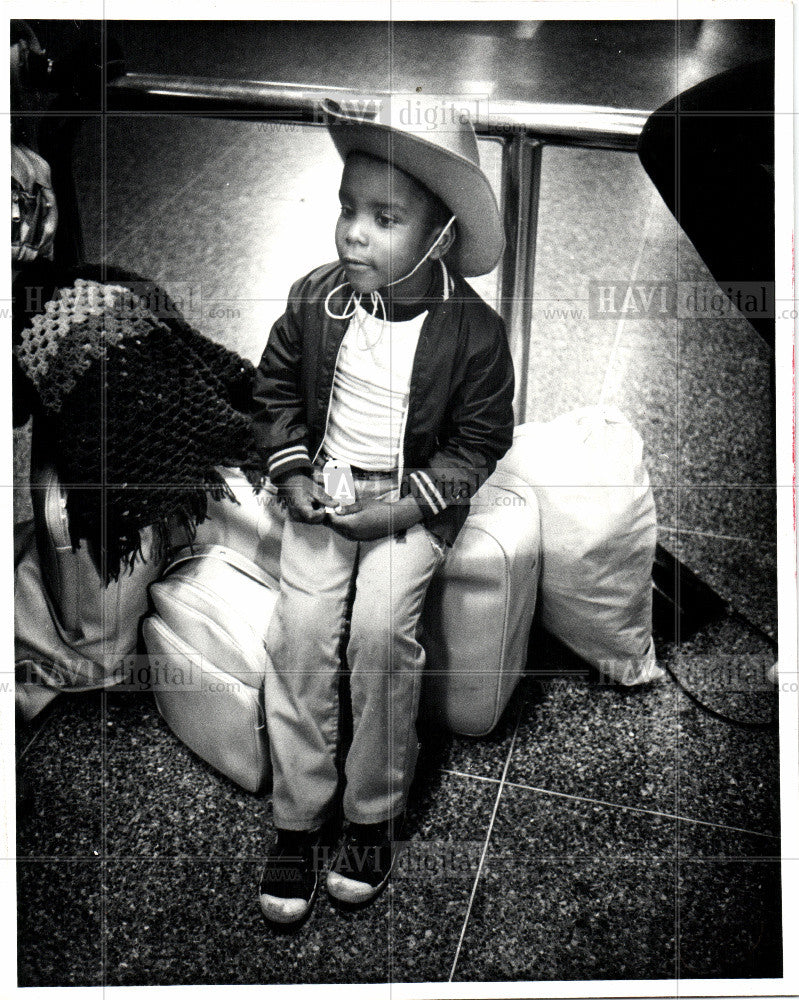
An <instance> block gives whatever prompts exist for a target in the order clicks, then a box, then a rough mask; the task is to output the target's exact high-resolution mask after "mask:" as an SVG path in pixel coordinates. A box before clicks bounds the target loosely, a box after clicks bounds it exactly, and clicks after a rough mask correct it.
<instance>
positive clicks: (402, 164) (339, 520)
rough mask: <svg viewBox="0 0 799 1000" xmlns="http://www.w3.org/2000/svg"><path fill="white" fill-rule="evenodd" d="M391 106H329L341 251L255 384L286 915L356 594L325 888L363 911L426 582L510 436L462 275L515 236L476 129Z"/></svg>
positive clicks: (410, 740) (332, 741)
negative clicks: (275, 565) (274, 501)
mask: <svg viewBox="0 0 799 1000" xmlns="http://www.w3.org/2000/svg"><path fill="white" fill-rule="evenodd" d="M390 104H391V107H390V109H388V108H384V109H383V112H385V111H387V110H388V111H390V115H385V117H388V118H389V120H388V121H379V120H377V121H371V120H363V119H359V118H352V117H349V116H347V115H345V114H342V113H340V112H339V111H338V110H335V109H333V108H332V107H329V108H328V111H329V114H330V117H329V119H328V129H329V132H330V135H331V137H332V139H333V142H334V143H335V145H336V148H337V149H338V151H339V153H340V155H341V157H342V159H343V160H344V172H343V176H342V180H341V188H340V191H339V197H340V201H341V214H340V216H339V219H338V223H337V225H336V249H337V251H338V256H339V260H338V262H337V263H335V264H328V265H325V266H323V267H320V268H318V269H317V270H315V271H312V272H311V274H309V275H307V276H306V277H305V278H302V279H300V280H299V281H298V282H296V283H295V285H294V286H293V287H292V289H291V292H290V295H289V300H288V307H287V309H286V312H285V314H284V315H283V316H282V317H281V318H280V319H279V320H278V321H277V322H276V323H275V325H274V327H273V328H272V331H271V333H270V337H269V341H268V344H267V346H266V350H265V351H264V354H263V357H262V359H261V362H260V366H259V369H258V374H257V378H256V388H255V399H256V413H255V418H254V419H255V432H256V440H257V443H258V446H259V449H260V450H261V452H262V453H263V455H264V457H265V459H266V461H267V464H268V469H269V475H270V477H271V478H272V481H273V482H275V483H276V484H277V485H278V488H279V492H280V495H281V497H282V498H283V499H284V501H285V503H286V505H287V507H288V513H289V518H288V519H287V521H286V526H285V529H284V535H283V544H282V552H281V566H280V570H281V583H280V597H279V600H278V604H277V607H276V609H275V613H274V617H273V619H272V622H271V624H270V628H269V634H268V637H267V648H268V652H269V657H268V659H269V663H268V667H267V675H266V683H265V691H264V698H265V704H266V716H267V728H268V733H269V744H270V752H271V756H272V766H273V772H274V779H273V796H272V800H273V817H274V822H275V826H276V828H277V840H276V842H275V845H274V847H273V849H272V851H271V853H270V855H269V857H268V859H267V863H266V867H265V869H264V873H263V876H262V879H261V885H260V904H261V908H262V910H263V913H264V915H265V916H266V917H267V918H269V919H270V920H274V921H278V922H281V923H292V922H294V921H299V920H301V919H302V918H303V917H305V916H306V914H307V913H308V911H309V909H310V907H311V904H312V902H313V899H314V897H315V894H316V890H317V885H318V881H319V871H318V869H319V867H320V866H319V864H318V859H319V857H320V854H321V853H322V852H321V851H320V845H321V844H322V838H323V834H322V828H323V825H325V824H326V823H327V821H328V820H329V819H330V818H331V815H332V812H333V808H334V802H335V797H336V792H337V786H338V775H337V769H336V747H337V740H338V724H339V708H338V694H337V692H338V671H339V666H340V662H339V653H340V649H339V646H340V641H341V637H342V633H343V631H344V627H345V619H346V615H347V612H348V609H350V607H351V625H350V635H349V643H348V646H347V650H346V656H347V663H348V665H349V669H350V672H351V684H350V687H351V702H352V706H351V707H352V718H353V738H352V744H351V746H350V748H349V751H348V753H347V757H346V764H345V776H346V784H345V789H344V796H343V811H344V816H345V818H346V820H347V821H348V829H347V831H346V836H345V839H344V844H343V847H342V848H341V850H340V852H339V853H338V855H337V857H336V859H335V861H334V863H333V865H332V868H331V870H330V872H329V874H328V878H327V889H328V892H329V893H330V895H331V896H333V897H334V898H335V899H337V900H339V901H340V902H343V903H347V904H361V903H366V902H369V901H370V900H372V899H373V898H374V897H375V896H376V895H377V894H378V892H379V891H380V890H381V889H382V888H383V886H384V885H385V884H386V882H387V880H388V877H389V873H390V870H391V865H392V863H393V848H392V840H393V837H394V830H395V826H396V824H397V823H398V821H399V819H400V817H401V815H402V813H403V811H404V808H405V801H406V797H407V792H408V787H409V785H410V782H411V779H412V777H413V773H414V768H415V764H416V753H417V738H416V730H415V723H416V716H417V711H418V703H419V690H420V683H421V675H422V670H423V667H424V662H425V657H424V651H423V650H422V648H421V646H420V644H419V642H418V639H417V626H418V622H419V617H420V614H421V611H422V607H423V604H424V597H425V593H426V590H427V586H428V584H429V582H430V580H431V578H432V577H433V575H434V573H435V572H436V570H437V569H438V567H439V566H440V564H441V562H442V560H443V559H444V557H445V553H446V551H447V548H448V546H450V545H451V544H452V542H453V540H454V538H455V536H456V535H457V533H458V531H459V530H460V528H461V526H462V525H463V522H464V520H465V519H466V515H467V513H468V505H469V499H470V497H471V496H472V495H473V494H474V492H475V491H476V490H477V488H478V487H479V486H480V484H481V483H482V482H483V481H484V480H485V479H486V478H487V476H489V475H490V474H491V472H492V471H493V469H494V467H495V465H496V463H497V461H498V459H499V458H500V457H501V456H502V455H503V454H504V453H505V451H507V449H508V448H509V447H510V444H511V441H512V435H513V411H512V399H513V366H512V361H511V357H510V352H509V349H508V344H507V340H506V335H505V329H504V326H503V323H502V321H501V319H500V318H499V316H498V315H497V314H496V313H495V312H494V311H493V310H492V309H491V308H490V307H489V306H488V305H486V303H485V302H483V301H482V299H480V297H479V296H478V295H477V294H476V293H475V292H474V291H473V290H472V289H471V288H470V286H469V285H468V284H466V282H465V281H464V280H463V278H462V277H461V275H462V274H466V275H479V274H485V273H487V272H488V271H490V270H492V269H493V268H494V267H495V266H496V264H497V262H498V260H499V258H500V255H501V253H502V249H503V246H504V234H503V230H502V222H501V219H500V215H499V211H498V208H497V204H496V199H495V198H494V194H493V192H492V189H491V186H490V184H489V182H488V179H487V177H486V176H485V174H484V173H483V171H482V170H481V169H480V165H479V157H478V152H477V141H476V138H475V134H474V130H473V128H472V126H471V124H470V123H469V122H468V121H466V120H463V118H462V116H460V117H459V116H457V115H455V114H452V113H451V114H450V115H449V116H447V115H445V114H444V112H445V110H446V108H442V106H441V104H440V102H438V103H433V102H431V101H430V100H429V99H425V98H416V97H414V98H413V99H412V101H409V100H404V101H403V100H401V99H398V98H393V99H392V100H391V102H390ZM428 105H429V110H430V111H432V112H433V117H431V116H430V114H429V112H428V111H427V108H428ZM409 111H413V114H409ZM440 117H444V118H445V119H446V121H445V123H444V124H439V125H437V126H431V125H430V124H429V123H430V122H431V121H434V120H436V121H437V120H438V119H439V118H440ZM409 119H412V120H413V121H415V122H419V121H421V122H422V124H421V126H420V125H417V126H416V131H414V130H413V126H409V125H408V123H407V122H408V120H409ZM445 258H446V261H445ZM364 302H366V305H367V306H368V308H367V307H365V305H364ZM331 459H334V460H337V462H336V464H337V465H338V466H347V465H349V467H350V468H351V471H352V476H353V479H354V487H355V493H356V497H357V500H356V502H355V503H354V504H351V505H346V504H345V505H344V507H343V509H342V506H337V499H333V498H331V497H330V496H329V495H327V494H326V493H325V491H324V489H323V486H322V483H323V481H324V480H323V475H322V468H323V466H324V465H325V463H326V462H328V461H329V460H331ZM339 475H340V473H339ZM330 490H331V492H334V491H333V489H332V488H330ZM353 587H354V598H353V597H352V591H353Z"/></svg>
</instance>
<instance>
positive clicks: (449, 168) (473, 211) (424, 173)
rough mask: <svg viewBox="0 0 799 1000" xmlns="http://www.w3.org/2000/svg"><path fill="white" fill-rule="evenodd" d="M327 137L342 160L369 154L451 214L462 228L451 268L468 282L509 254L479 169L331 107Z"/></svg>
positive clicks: (494, 202)
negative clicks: (416, 182)
mask: <svg viewBox="0 0 799 1000" xmlns="http://www.w3.org/2000/svg"><path fill="white" fill-rule="evenodd" d="M326 111H327V114H328V116H329V118H330V119H332V121H328V131H329V132H330V137H331V138H332V140H333V143H334V144H335V147H336V149H337V150H338V152H339V155H340V156H341V158H342V160H346V159H347V156H348V155H349V154H350V153H366V154H367V155H368V156H374V157H377V158H378V159H380V160H385V161H386V162H387V163H389V164H390V165H391V166H393V167H398V168H399V169H400V170H404V171H405V173H407V174H410V175H411V176H412V177H415V178H416V179H417V180H419V181H421V183H422V184H424V186H425V187H426V188H428V189H429V190H430V191H432V192H433V194H434V195H436V196H437V197H438V198H440V199H441V201H443V202H444V204H445V205H446V206H447V208H449V210H450V211H451V212H452V214H453V215H454V216H455V218H456V220H457V224H458V239H457V241H456V243H455V246H454V247H453V248H452V250H451V251H450V252H449V254H448V255H447V262H448V263H451V264H452V266H453V267H454V268H455V269H456V270H457V271H459V272H460V273H461V274H462V275H464V276H465V277H467V278H468V277H476V276H477V275H480V274H487V273H488V272H489V271H493V269H494V268H495V267H496V266H497V264H498V263H499V259H500V257H501V256H502V251H503V250H504V249H505V231H504V229H503V226H502V218H501V216H500V212H499V207H498V205H497V199H496V197H495V196H494V191H493V188H492V187H491V184H490V183H489V180H488V178H487V177H486V175H485V174H484V173H483V171H482V170H481V169H480V167H479V166H477V164H475V163H472V161H471V160H467V159H466V157H464V156H460V155H459V154H458V153H454V152H451V151H449V150H446V149H442V148H441V147H440V146H437V145H436V144H435V143H432V142H430V141H429V140H427V139H425V138H424V136H423V135H416V134H413V133H408V132H403V131H401V130H399V129H394V128H391V126H389V125H384V124H383V123H382V122H372V121H366V120H364V119H360V118H351V117H349V116H348V115H342V114H340V113H338V112H337V111H335V110H334V109H333V108H331V107H330V106H328V107H327V108H326Z"/></svg>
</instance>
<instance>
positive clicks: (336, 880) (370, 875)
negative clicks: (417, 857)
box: [327, 821, 394, 905]
mask: <svg viewBox="0 0 799 1000" xmlns="http://www.w3.org/2000/svg"><path fill="white" fill-rule="evenodd" d="M392 826H393V823H392V822H391V821H386V822H385V823H350V825H349V829H348V830H347V834H346V836H345V838H344V843H343V844H342V846H341V850H340V851H339V853H338V855H337V856H336V860H335V861H334V862H333V867H332V868H331V869H330V871H329V872H328V875H327V891H328V892H329V893H330V895H331V896H333V898H334V899H337V900H339V902H341V903H349V904H350V905H357V904H361V903H370V902H371V901H372V900H373V899H374V898H375V896H377V895H378V893H379V892H380V891H381V889H383V887H384V886H385V884H386V883H387V882H388V879H389V875H390V874H391V867H392V865H393V864H394V844H393V841H392V836H391V834H392V831H391V827H392Z"/></svg>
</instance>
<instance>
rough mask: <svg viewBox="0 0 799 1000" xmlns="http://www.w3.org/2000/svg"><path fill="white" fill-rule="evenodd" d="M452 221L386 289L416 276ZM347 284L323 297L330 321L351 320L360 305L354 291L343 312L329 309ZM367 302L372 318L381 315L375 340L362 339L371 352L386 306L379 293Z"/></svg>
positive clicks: (343, 283) (382, 321)
mask: <svg viewBox="0 0 799 1000" xmlns="http://www.w3.org/2000/svg"><path fill="white" fill-rule="evenodd" d="M454 221H455V216H454V215H453V216H450V219H449V221H448V222H447V224H446V225H445V226H444V228H443V229H442V230H441V232H440V233H439V234H438V236H436V238H435V239H434V240H433V242H432V243H431V244H430V247H429V249H428V250H427V253H426V254H425V255H424V257H422V258H421V260H420V261H419V262H418V264H416V265H415V266H414V267H413V268H412V269H411V270H410V271H408V273H407V274H404V275H403V276H402V277H401V278H396V279H395V280H394V281H389V283H388V284H387V285H386V288H391V286H392V285H398V284H399V283H400V282H401V281H407V280H408V278H410V277H411V276H412V275H414V274H416V272H417V271H418V270H419V268H420V267H421V266H422V264H424V262H425V261H426V260H427V259H428V257H429V256H430V254H431V253H432V252H433V251H434V250H435V249H436V247H437V246H438V245H439V243H440V242H441V240H442V239H443V238H444V236H445V235H446V233H447V231H448V230H449V228H450V227H451V226H452V224H453V222H454ZM440 263H441V266H442V267H444V262H443V261H441V262H440ZM444 274H445V277H444V281H445V283H446V280H447V278H446V270H445V272H444ZM347 284H348V283H347V282H346V281H344V282H342V283H341V284H340V285H336V287H335V288H331V289H330V291H329V292H328V293H327V296H326V297H325V313H326V314H327V315H328V316H329V317H330V318H331V319H352V317H353V316H354V315H355V313H356V312H357V311H358V306H359V305H360V304H361V292H355V291H353V292H351V293H350V297H349V298H348V299H347V304H346V305H345V306H344V310H343V312H340V313H334V312H333V310H332V309H331V308H330V299H331V298H332V297H333V296H334V295H335V294H336V292H338V291H340V290H341V289H342V288H345V287H346V285H347ZM369 300H370V302H371V304H372V310H371V315H372V316H377V311H378V309H379V310H380V312H381V314H382V315H381V317H380V332H379V333H378V335H377V339H376V340H374V341H372V342H371V343H370V342H369V340H368V338H367V337H366V335H365V333H364V339H365V341H366V346H367V347H368V348H369V350H371V349H372V348H373V347H377V345H378V344H379V343H380V341H381V339H382V337H383V330H384V329H385V326H386V322H387V313H386V304H385V302H384V301H383V296H382V295H381V294H380V292H378V291H374V292H370V293H369Z"/></svg>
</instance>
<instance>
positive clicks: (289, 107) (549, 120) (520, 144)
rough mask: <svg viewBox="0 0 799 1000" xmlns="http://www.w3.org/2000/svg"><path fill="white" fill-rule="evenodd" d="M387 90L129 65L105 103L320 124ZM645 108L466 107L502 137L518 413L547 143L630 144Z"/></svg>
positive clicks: (502, 296)
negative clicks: (329, 108) (334, 111)
mask: <svg viewBox="0 0 799 1000" xmlns="http://www.w3.org/2000/svg"><path fill="white" fill-rule="evenodd" d="M389 96H390V95H389V94H387V93H382V94H381V93H373V94H364V93H359V92H357V91H353V90H345V89H342V88H338V87H317V86H314V87H310V86H303V85H295V84H288V83H269V82H260V81H252V80H225V79H211V78H207V77H190V76H159V75H148V74H138V73H128V74H126V75H124V76H121V77H118V78H117V79H116V80H114V81H113V82H111V83H110V84H109V86H108V88H107V97H108V104H107V110H108V113H110V114H129V113H131V112H134V113H135V112H137V111H142V112H143V111H146V112H151V113H152V112H158V113H161V114H180V115H191V114H196V115H200V116H224V117H229V118H232V119H236V120H250V121H280V122H285V123H287V124H288V123H291V124H307V125H323V124H324V114H323V112H322V103H323V102H324V101H326V100H332V101H335V102H336V103H338V104H341V105H343V106H344V107H347V108H358V110H359V113H361V114H364V115H365V116H370V115H371V116H374V115H376V113H377V108H378V107H379V104H380V102H381V100H384V99H385V98H387V97H389ZM442 100H444V99H443V98H442ZM646 118H647V112H645V111H637V110H629V109H616V108H605V107H594V106H591V105H569V104H531V103H526V102H523V101H503V100H494V99H493V98H491V99H490V101H488V100H483V101H481V100H475V103H474V107H473V109H471V112H470V119H471V121H472V123H473V124H474V127H475V131H476V132H477V134H478V136H480V137H482V138H486V139H492V140H494V141H498V142H500V143H501V145H502V188H501V198H500V201H501V209H502V214H503V220H504V223H505V235H506V239H507V246H506V249H505V254H504V256H503V259H502V262H501V265H500V273H499V304H500V312H501V313H502V316H503V319H504V320H505V323H506V325H507V330H508V338H509V341H510V345H511V351H512V353H513V359H514V363H515V365H516V371H517V373H518V378H517V386H516V399H515V402H514V407H515V413H516V419H517V421H522V420H524V419H525V413H526V409H527V375H528V373H529V361H530V330H531V324H532V302H533V285H534V277H535V254H536V238H537V233H538V204H539V194H540V183H541V162H542V154H543V150H544V148H545V146H547V145H557V146H572V147H578V148H582V149H604V150H617V151H620V152H634V151H635V150H636V148H637V143H638V137H639V135H640V133H641V129H642V128H643V125H644V122H645V121H646Z"/></svg>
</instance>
